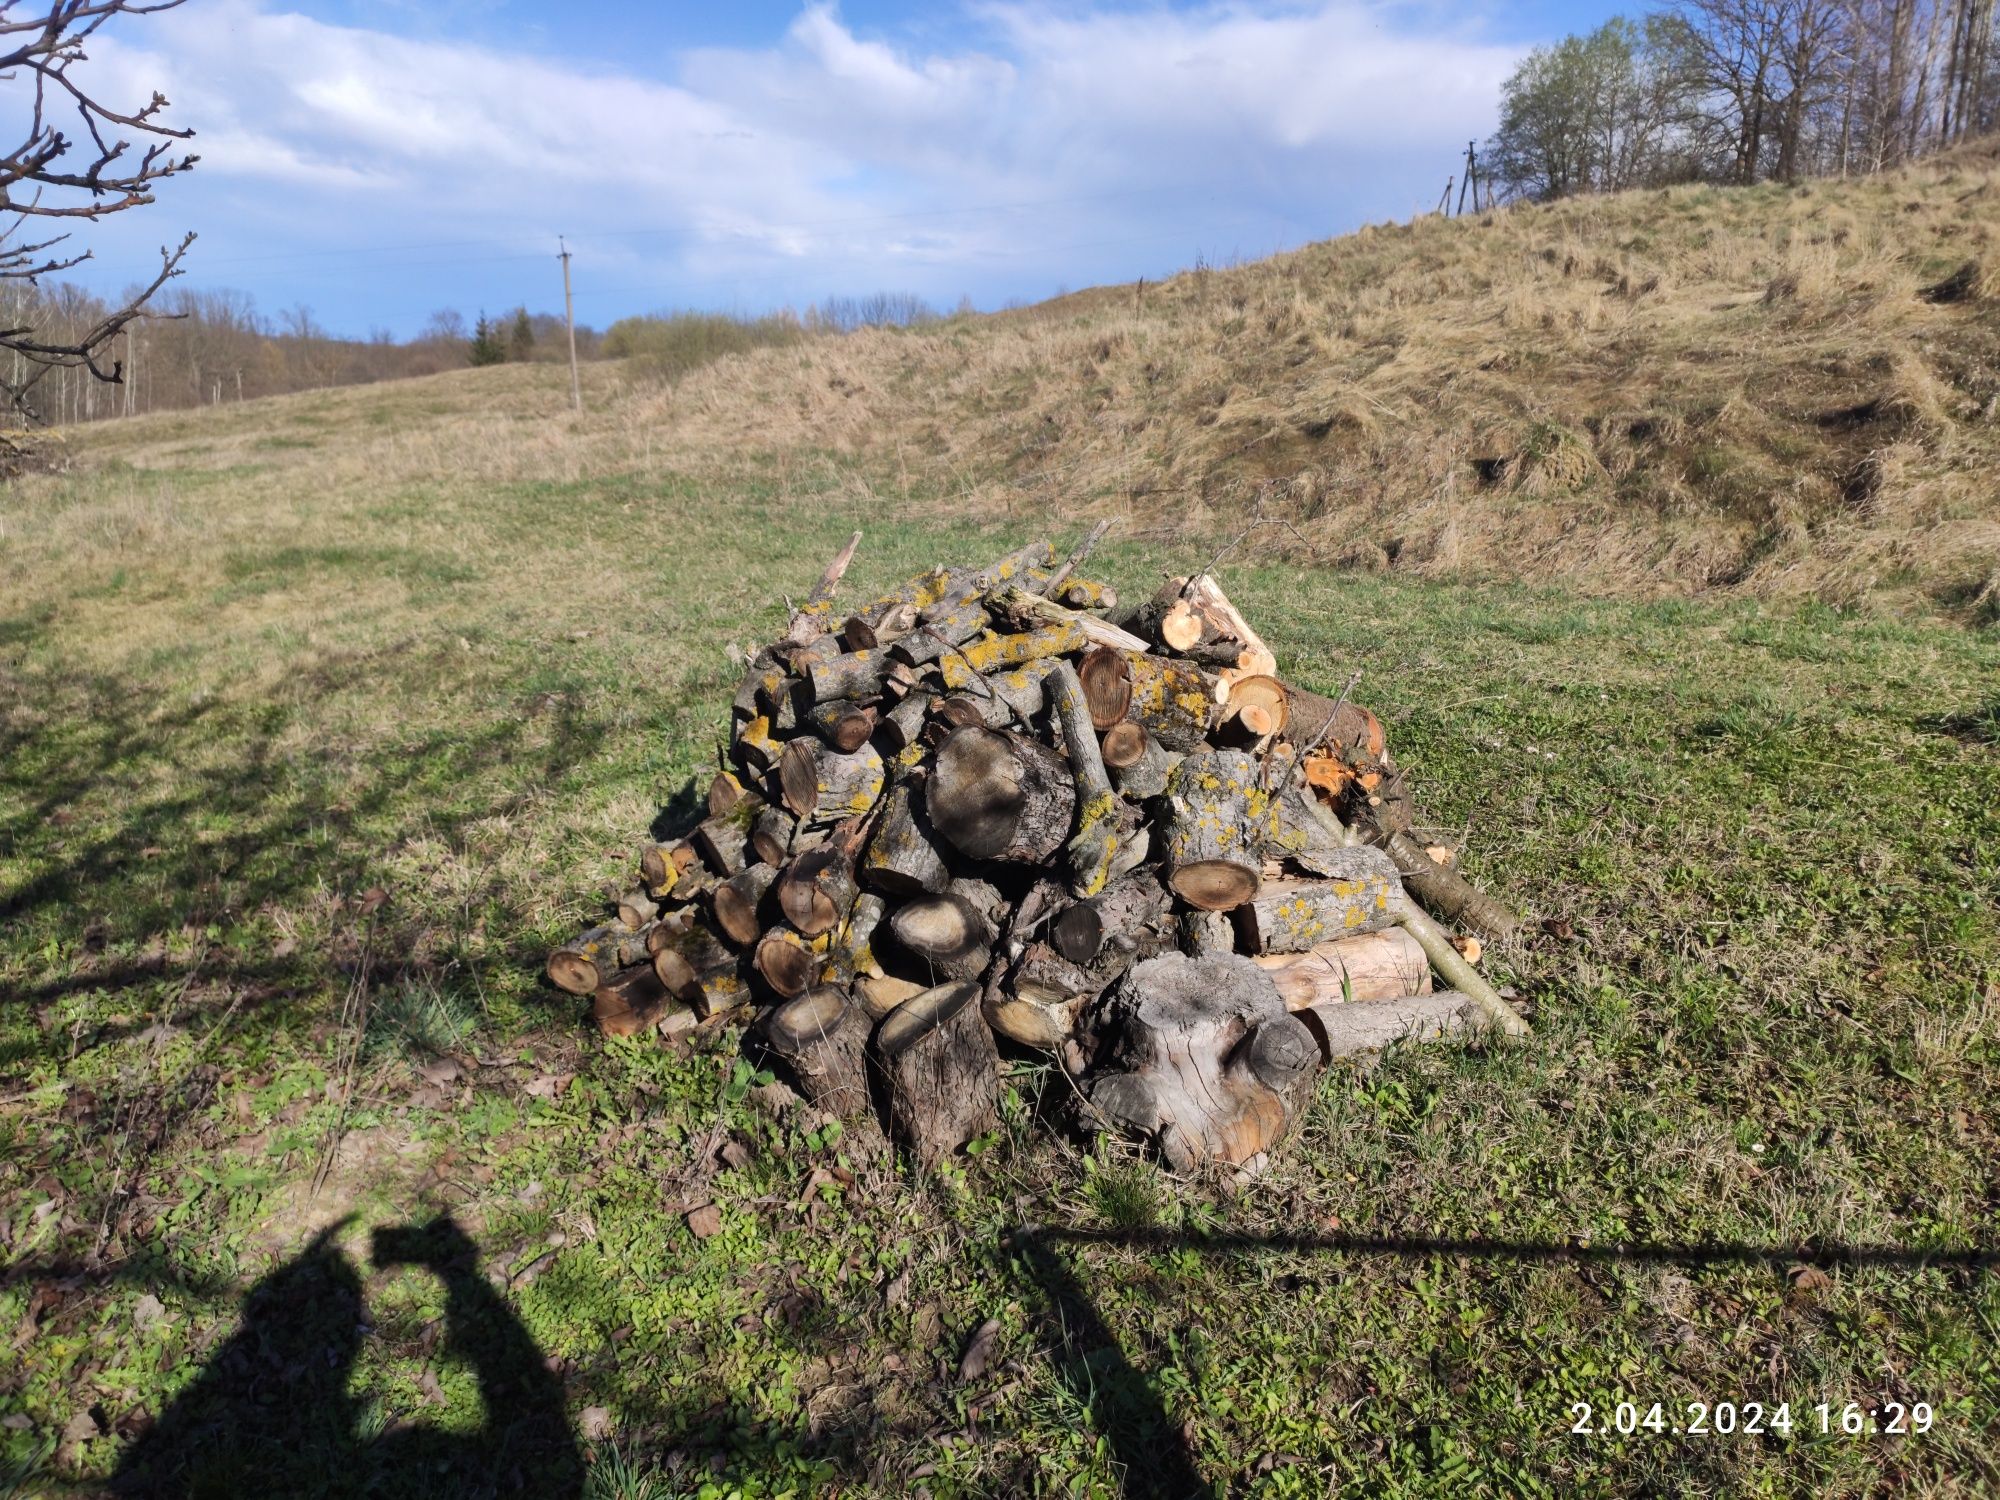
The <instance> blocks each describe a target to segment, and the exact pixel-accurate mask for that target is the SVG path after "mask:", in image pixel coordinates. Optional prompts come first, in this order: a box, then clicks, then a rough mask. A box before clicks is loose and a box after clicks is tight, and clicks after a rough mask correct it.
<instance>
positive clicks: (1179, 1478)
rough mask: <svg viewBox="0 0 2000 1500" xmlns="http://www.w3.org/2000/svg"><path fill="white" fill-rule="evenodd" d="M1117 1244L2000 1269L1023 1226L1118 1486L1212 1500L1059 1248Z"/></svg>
mask: <svg viewBox="0 0 2000 1500" xmlns="http://www.w3.org/2000/svg"><path fill="white" fill-rule="evenodd" d="M1090 1245H1116V1246H1120V1247H1123V1248H1128V1249H1137V1250H1156V1251H1157V1250H1193V1251H1195V1252H1197V1253H1199V1254H1203V1255H1217V1256H1258V1255H1375V1256H1384V1255H1386V1256H1409V1257H1415V1258H1419V1259H1428V1258H1430V1257H1433V1256H1440V1255H1449V1256H1465V1257H1469V1258H1474V1259H1486V1260H1514V1261H1618V1260H1625V1261H1651V1262H1658V1263H1663V1264H1668V1265H1679V1266H1690V1267H1709V1266H1730V1265H1737V1266H1741V1265H1767V1266H1772V1267H1777V1268H1784V1267H1790V1266H1797V1265H1814V1266H1843V1265H1845V1266H1910V1267H1913V1268H1918V1267H1937V1268H1941V1269H1946V1270H1990V1269H1993V1268H1995V1267H2000V1250H1972V1251H1929V1250H1909V1249H1905V1248H1903V1247H1901V1246H1897V1245H1794V1246H1784V1247H1775V1248H1774V1247H1767V1246H1761V1245H1739V1244H1695V1245H1663V1244H1651V1243H1643V1242H1642V1243H1637V1244H1609V1245H1557V1244H1545V1243H1540V1242H1536V1241H1529V1240H1488V1239H1424V1238H1408V1237H1389V1236H1371V1235H1355V1234H1335V1235H1301V1234H1269V1235H1247V1234H1187V1233H1184V1232H1181V1231H1177V1230H1170V1229H1060V1228H1048V1227H1039V1228H1027V1229H1021V1230H1017V1231H1016V1232H1014V1233H1013V1234H1011V1235H1009V1236H1008V1238H1007V1248H1008V1249H1009V1250H1011V1251H1012V1252H1013V1253H1014V1254H1015V1255H1016V1256H1017V1257H1019V1259H1020V1260H1021V1262H1022V1263H1023V1265H1024V1266H1025V1267H1026V1270H1027V1272H1028V1275H1029V1276H1030V1278H1032V1280H1033V1281H1034V1282H1035V1283H1036V1284H1037V1285H1038V1286H1039V1287H1040V1288H1041V1290H1042V1292H1043V1293H1044V1294H1045V1295H1046V1296H1047V1298H1048V1299H1049V1312H1050V1314H1051V1315H1052V1316H1053V1318H1054V1319H1055V1321H1056V1323H1057V1325H1058V1326H1057V1335H1058V1343H1057V1349H1058V1353H1057V1355H1056V1359H1055V1362H1056V1371H1057V1375H1058V1378H1059V1379H1061V1380H1062V1381H1063V1383H1064V1384H1065V1385H1066V1386H1068V1387H1069V1389H1070V1390H1071V1392H1072V1394H1073V1395H1075V1396H1076V1397H1077V1399H1078V1400H1079V1401H1082V1402H1087V1403H1089V1404H1090V1405H1091V1406H1092V1408H1093V1410H1094V1411H1095V1413H1096V1415H1097V1419H1098V1423H1099V1425H1100V1429H1101V1431H1102V1432H1103V1434H1104V1436H1105V1438H1106V1440H1107V1441H1108V1442H1109V1443H1110V1445H1111V1448H1112V1452H1113V1454H1114V1456H1115V1458H1116V1460H1117V1462H1118V1463H1119V1465H1120V1466H1121V1467H1122V1468H1123V1470H1124V1473H1125V1492H1126V1493H1127V1494H1131V1495H1157V1496H1161V1497H1171V1500H1183V1497H1188V1496H1203V1497H1207V1496H1213V1495H1214V1494H1215V1493H1216V1492H1217V1491H1216V1487H1215V1486H1213V1485H1211V1484H1210V1483H1209V1482H1208V1481H1206V1480H1204V1479H1203V1478H1202V1476H1201V1471H1200V1468H1199V1467H1198V1465H1197V1464H1196V1462H1195V1455H1194V1451H1193V1449H1192V1447H1191V1446H1190V1445H1189V1443H1188V1441H1187V1438H1186V1436H1185V1434H1184V1433H1183V1432H1182V1431H1181V1429H1180V1428H1178V1427H1176V1426H1175V1425H1174V1423H1173V1420H1172V1418H1171V1417H1170V1415H1169V1414H1168V1412H1167V1410H1166V1406H1165V1404H1164V1403H1163V1402H1162V1401H1161V1400H1160V1397H1159V1394H1158V1392H1157V1390H1156V1388H1155V1385H1154V1383H1153V1382H1152V1381H1150V1380H1148V1379H1147V1378H1146V1377H1145V1376H1144V1375H1143V1374H1142V1373H1141V1372H1140V1371H1139V1370H1137V1369H1136V1368H1135V1367H1134V1366H1133V1365H1132V1363H1131V1361H1130V1360H1129V1359H1127V1358H1126V1355H1125V1352H1124V1350H1123V1348H1121V1347H1120V1345H1119V1343H1118V1340H1117V1338H1116V1336H1115V1335H1114V1334H1113V1333H1112V1332H1111V1330H1110V1328H1109V1327H1108V1326H1107V1325H1106V1323H1105V1322H1104V1319H1103V1318H1102V1317H1100V1316H1099V1315H1098V1312H1097V1310H1096V1308H1095V1306H1093V1304H1092V1302H1091V1300H1090V1297H1089V1296H1088V1295H1087V1294H1086V1293H1085V1291H1084V1289H1083V1283H1082V1281H1081V1280H1080V1279H1079V1276H1078V1273H1077V1272H1076V1271H1075V1270H1074V1269H1073V1268H1072V1267H1071V1265H1070V1263H1069V1261H1068V1260H1067V1259H1066V1257H1065V1256H1064V1255H1063V1254H1062V1253H1061V1249H1062V1247H1064V1246H1078V1247H1083V1246H1090Z"/></svg>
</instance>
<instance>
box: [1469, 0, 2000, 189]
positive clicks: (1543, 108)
mask: <svg viewBox="0 0 2000 1500" xmlns="http://www.w3.org/2000/svg"><path fill="white" fill-rule="evenodd" d="M1993 12H1994V0H1679V3H1678V4H1674V5H1671V6H1668V7H1665V8H1662V9H1660V10H1656V11H1651V12H1647V13H1643V14H1641V15H1639V16H1637V17H1629V18H1628V17H1623V16H1619V17H1614V18H1612V19H1611V20H1610V21H1607V22H1606V23H1605V24H1604V25H1602V26H1600V27H1598V28H1597V29H1596V30H1595V31H1592V32H1590V33H1588V34H1587V35H1576V36H1569V37H1565V38H1564V39H1563V40H1562V41H1561V42H1559V43H1557V44H1555V45H1554V46H1550V47H1538V48H1536V49H1535V50H1534V51H1533V52H1531V53H1530V54H1529V55H1528V56H1527V58H1526V59H1525V60H1524V61H1523V62H1522V64H1521V66H1520V67H1519V68H1518V69H1516V70H1515V72H1514V74H1513V76H1512V77H1511V78H1509V79H1508V81H1507V83H1506V85H1505V87H1504V91H1503V96H1502V105H1501V122H1500V128H1499V130H1498V132H1497V133H1496V134H1495V135H1494V137H1493V139H1492V140H1491V141H1490V142H1489V143H1488V144H1487V148H1486V162H1487V170H1488V171H1489V172H1490V173H1491V174H1492V176H1493V177H1494V179H1495V180H1496V181H1497V182H1498V183H1499V185H1500V186H1501V188H1502V190H1503V192H1504V193H1505V194H1506V195H1507V196H1512V197H1525V198H1536V199H1550V198H1566V197H1571V196H1574V195H1576V194H1580V193H1615V192H1622V191H1624V190H1625V189H1628V188H1643V187H1667V186H1672V185H1674V184H1677V183H1686V182H1711V183H1720V184H1748V183H1755V182H1764V181H1779V182H1796V181H1798V180H1799V179H1801V178H1806V177H1849V176H1855V175H1860V174H1865V173H1870V172H1880V171H1885V170H1888V169H1890V168H1893V167H1899V166H1903V165H1905V164H1906V163H1909V162H1912V161H1915V160H1918V159H1920V158H1922V157H1924V156H1928V155H1930V154H1932V153H1934V152H1937V151H1941V150H1944V149H1946V148H1947V147H1950V146H1952V145H1955V144H1956V143H1958V142H1960V141H1962V140H1966V139H1968V138H1969V137H1971V136H1974V135H1980V134H1984V133H1986V132H1988V131H1990V130H1992V129H1993V128H1994V127H1995V125H1996V123H2000V58H1996V57H1995V56H1994V53H1993Z"/></svg>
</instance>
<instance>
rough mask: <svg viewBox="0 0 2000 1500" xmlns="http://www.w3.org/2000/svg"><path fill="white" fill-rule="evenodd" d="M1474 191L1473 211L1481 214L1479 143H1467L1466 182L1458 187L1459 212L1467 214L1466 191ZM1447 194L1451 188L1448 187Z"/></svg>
mask: <svg viewBox="0 0 2000 1500" xmlns="http://www.w3.org/2000/svg"><path fill="white" fill-rule="evenodd" d="M1467 188H1471V189H1472V211H1473V212H1474V213H1478V212H1479V142H1477V141H1467V142H1466V143H1465V181H1463V182H1461V183H1460V184H1459V185H1458V211H1459V212H1460V213H1461V214H1462V213H1464V212H1465V190H1466V189H1467ZM1445 191H1446V192H1450V191H1451V188H1450V187H1449V186H1447V187H1446V188H1445Z"/></svg>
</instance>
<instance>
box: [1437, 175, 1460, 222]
mask: <svg viewBox="0 0 2000 1500" xmlns="http://www.w3.org/2000/svg"><path fill="white" fill-rule="evenodd" d="M1457 180H1458V179H1457V178H1455V177H1447V178H1445V180H1444V192H1443V194H1442V195H1440V196H1439V198H1438V206H1437V212H1439V213H1441V214H1443V215H1444V216H1445V217H1446V218H1450V217H1451V185H1452V184H1453V183H1454V182H1456V181H1457Z"/></svg>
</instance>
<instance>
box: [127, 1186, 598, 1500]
mask: <svg viewBox="0 0 2000 1500" xmlns="http://www.w3.org/2000/svg"><path fill="white" fill-rule="evenodd" d="M345 1227H346V1226H345V1224H340V1225H335V1226H334V1227H333V1228H330V1229H327V1230H324V1231H322V1232H321V1234H320V1235H319V1236H318V1237H317V1238H316V1239H314V1240H313V1242H312V1243H311V1244H310V1245H309V1246H307V1247H306V1249H305V1250H304V1251H302V1252H301V1253H300V1254H299V1255H297V1256H295V1257H294V1258H293V1259H291V1260H289V1261H287V1262H286V1263H285V1264H284V1265H282V1266H280V1267H279V1268H278V1269H277V1270H275V1271H273V1272H272V1273H271V1274H270V1275H268V1276H266V1277H265V1278H264V1279H263V1280H262V1281H260V1282H258V1284H257V1285H256V1286H255V1287H254V1288H253V1289H252V1290H251V1292H250V1295H249V1297H248V1299H247V1300H246V1301H245V1304H244V1310H243V1321H242V1323H241V1325H240V1326H239V1327H238V1329H237V1331H236V1333H235V1334H234V1335H232V1336H231V1337H230V1339H229V1340H228V1342H227V1343H225V1344H224V1345H223V1346H222V1347H221V1348H220V1349H218V1350H217V1351H216V1353H215V1354H214V1355H213V1356H212V1357H211V1358H210V1359H209V1361H208V1363H207V1365H206V1366H205V1367H204V1368H203V1370H202V1373H201V1374H200V1375H199V1376H198V1377H197V1378H196V1379H195V1382H194V1383H193V1384H192V1385H191V1386H189V1387H188V1388H187V1389H186V1390H185V1391H183V1392H182V1393H181V1394H180V1395H179V1396H178V1397H176V1398H175V1399H174V1401H173V1402H172V1404H170V1405H169V1406H168V1407H167V1409H166V1410H165V1411H164V1412H163V1413H161V1415H160V1418H159V1420H158V1421H157V1422H155V1423H154V1424H153V1425H152V1427H151V1428H150V1429H149V1430H148V1431H147V1432H146V1433H145V1434H144V1435H143V1436H142V1437H140V1438H139V1439H138V1440H137V1441H136V1442H135V1443H134V1444H133V1445H132V1446H131V1448H130V1449H128V1450H127V1452H126V1453H125V1456H124V1459H123V1461H122V1462H121V1463H120V1464H119V1467H118V1473H117V1475H116V1477H115V1478H114V1479H113V1481H112V1486H111V1488H112V1492H113V1493H114V1494H120V1495H143V1496H157V1497H163V1500H164V1497H169V1496H196V1495H201V1496H207V1495H218V1496H220V1495H287V1496H350V1495H352V1496H363V1495H368V1496H378V1495H379V1496H388V1495H399V1494H401V1495H411V1496H461V1495H462V1496H487V1495H498V1494H515V1493H518V1494H531V1495H536V1496H550V1497H561V1496H570V1495H575V1494H577V1493H578V1492H579V1491H580V1490H581V1488H582V1484H583V1461H582V1457H581V1455H580V1454H579V1453H578V1451H577V1446H576V1442H575V1439H574V1438H573V1437H572V1436H571V1434H570V1430H569V1423H568V1419H567V1418H566V1417H565V1415H564V1411H563V1394H562V1387H561V1384H560V1383H559V1382H558V1381H557V1380H556V1378H555V1377H554V1376H553V1375H552V1374H550V1373H549V1371H548V1370H547V1369H546V1368H545V1366H544V1364H543V1360H542V1355H541V1351H540V1350H539V1349H537V1348H536V1346H535V1343H534V1340H533V1339H531V1338H530V1337H529V1336H528V1333H527V1330H526V1329H524V1328H523V1327H522V1326H521V1324H520V1321H519V1320H518V1319H516V1318H515V1316H514V1314H513V1312H512V1311H511V1310H510V1309H509V1308H508V1306H507V1304H506V1303H505V1302H504V1301H502V1300H501V1298H500V1297H499V1295H498V1294H497V1293H495V1292H494V1290H493V1289H492V1288H491V1287H490V1286H488V1285H487V1283H486V1281H485V1280H484V1278H482V1277H481V1276H480V1275H479V1269H478V1252H477V1250H476V1248H475V1247H474V1245H473V1243H472V1241H471V1240H470V1239H469V1238H467V1237H466V1235H465V1233H464V1231H463V1230H461V1229H460V1228H459V1227H458V1225H457V1224H455V1223H454V1222H453V1221H452V1220H450V1219H449V1218H445V1219H439V1220H436V1221H433V1222H431V1223H427V1224H421V1225H404V1226H399V1227H396V1228H387V1229H378V1230H377V1231H376V1232H375V1236H374V1242H373V1252H374V1261H375V1264H376V1266H377V1267H379V1268H387V1267H389V1266H397V1265H414V1266H422V1267H425V1268H427V1269H429V1270H430V1271H432V1272H434V1273H435V1274H436V1275H437V1276H438V1277H439V1278H440V1279H441V1280H442V1281H443V1283H444V1286H445V1330H444V1341H443V1343H442V1345H441V1346H440V1348H439V1351H438V1352H439V1355H440V1356H441V1357H444V1358H457V1359H461V1360H463V1361H464V1362H466V1363H467V1364H469V1365H471V1366H472V1368H473V1370H474V1372H475V1374H476V1376H477V1378H478V1381H479V1390H480V1396H481V1398H482V1401H483V1405H484V1408H485V1412H486V1421H485V1423H484V1425H483V1426H482V1427H480V1428H479V1430H478V1431H476V1432H470V1433H465V1432H445V1431H442V1430H440V1429H438V1428H435V1427H430V1426H426V1425H421V1424H407V1425H397V1426H395V1427H392V1428H391V1430H388V1431H385V1432H382V1433H380V1434H379V1435H372V1436H371V1435H369V1434H368V1433H367V1432H366V1428H367V1427H368V1426H369V1425H371V1424H370V1422H369V1414H368V1412H367V1411H366V1410H365V1408H364V1406H363V1403H361V1402H359V1401H357V1400H356V1399H355V1397H354V1396H353V1395H352V1394H351V1393H350V1392H349V1390H348V1383H349V1378H350V1375H351V1372H352V1367H353V1364H354V1361H355V1358H356V1356H357V1355H358V1354H359V1352H360V1346H361V1340H362V1338H363V1337H364V1335H365V1333H366V1327H367V1317H366V1309H365V1307H364V1305H363V1302H362V1285H361V1275H360V1272H359V1271H358V1269H357V1268H356V1267H355V1265H354V1264H353V1262H352V1261H350V1260H349V1259H348V1258H347V1256H346V1255H345V1254H344V1253H343V1252H342V1251H341V1250H339V1248H338V1247H337V1246H335V1244H334V1243H333V1241H334V1238H335V1236H336V1235H338V1234H339V1233H340V1231H341V1230H342V1229H344V1228H345Z"/></svg>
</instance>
